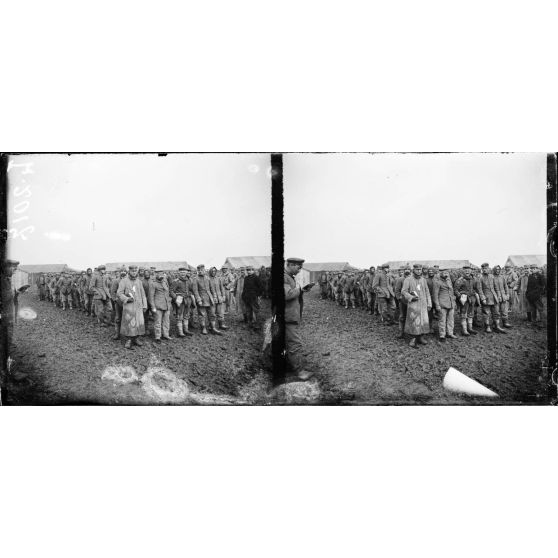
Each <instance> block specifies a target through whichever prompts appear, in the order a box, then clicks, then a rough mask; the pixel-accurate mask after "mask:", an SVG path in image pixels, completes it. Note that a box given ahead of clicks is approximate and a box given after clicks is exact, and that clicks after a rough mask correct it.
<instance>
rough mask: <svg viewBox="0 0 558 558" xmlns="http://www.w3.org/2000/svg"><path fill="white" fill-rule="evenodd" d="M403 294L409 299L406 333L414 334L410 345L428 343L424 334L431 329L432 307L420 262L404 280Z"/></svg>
mask: <svg viewBox="0 0 558 558" xmlns="http://www.w3.org/2000/svg"><path fill="white" fill-rule="evenodd" d="M401 294H402V296H403V298H404V299H405V300H406V301H407V319H406V320H405V333H408V334H409V335H412V336H413V338H412V339H411V342H410V343H409V346H410V347H413V348H415V349H416V348H417V343H420V344H422V345H426V344H427V341H426V339H424V337H423V336H424V335H425V334H427V333H428V332H429V331H430V326H429V324H428V311H429V310H430V309H431V308H432V299H431V298H430V291H429V290H428V285H427V284H426V279H425V278H424V276H423V275H422V269H421V266H420V265H419V264H415V265H414V266H413V274H412V275H410V276H409V277H407V278H406V279H405V281H403V288H402V289H401Z"/></svg>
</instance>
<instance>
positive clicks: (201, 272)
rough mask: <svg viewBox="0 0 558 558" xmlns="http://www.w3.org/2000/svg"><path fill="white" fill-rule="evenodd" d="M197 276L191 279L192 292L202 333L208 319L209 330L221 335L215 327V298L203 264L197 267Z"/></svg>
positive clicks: (205, 329)
mask: <svg viewBox="0 0 558 558" xmlns="http://www.w3.org/2000/svg"><path fill="white" fill-rule="evenodd" d="M197 269H198V276H197V277H196V278H195V279H194V280H193V281H192V292H193V293H194V297H195V298H196V306H197V308H198V316H199V318H200V324H201V327H202V335H207V327H206V325H207V321H208V319H209V330H210V331H211V333H213V334H215V335H223V334H222V332H220V331H219V330H218V329H217V328H216V327H215V298H214V296H213V293H212V292H211V285H210V283H209V279H208V278H207V277H206V275H205V266H204V265H202V264H200V265H198V267H197Z"/></svg>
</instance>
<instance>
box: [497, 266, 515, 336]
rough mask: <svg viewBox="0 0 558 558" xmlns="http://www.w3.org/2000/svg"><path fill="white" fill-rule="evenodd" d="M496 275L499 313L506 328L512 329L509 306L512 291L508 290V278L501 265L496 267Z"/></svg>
mask: <svg viewBox="0 0 558 558" xmlns="http://www.w3.org/2000/svg"><path fill="white" fill-rule="evenodd" d="M492 272H493V274H494V290H495V291H496V295H497V296H498V302H497V303H496V304H497V305H498V311H499V312H500V316H501V317H502V321H503V326H504V327H508V328H509V327H512V325H511V324H510V322H509V319H508V304H509V300H510V291H509V290H508V284H507V282H506V278H505V277H504V276H503V275H502V268H501V267H500V266H499V265H496V266H494V269H493V270H492Z"/></svg>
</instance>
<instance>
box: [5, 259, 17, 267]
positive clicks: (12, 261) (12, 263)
mask: <svg viewBox="0 0 558 558" xmlns="http://www.w3.org/2000/svg"><path fill="white" fill-rule="evenodd" d="M6 265H13V266H17V265H19V262H18V261H16V260H6Z"/></svg>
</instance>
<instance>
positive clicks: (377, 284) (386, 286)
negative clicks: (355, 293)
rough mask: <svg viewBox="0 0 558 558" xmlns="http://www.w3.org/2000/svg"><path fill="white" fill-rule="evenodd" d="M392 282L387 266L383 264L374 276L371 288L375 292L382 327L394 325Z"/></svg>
mask: <svg viewBox="0 0 558 558" xmlns="http://www.w3.org/2000/svg"><path fill="white" fill-rule="evenodd" d="M393 287H394V280H393V277H391V276H390V275H389V264H387V263H386V264H383V265H382V266H381V269H379V270H378V272H377V273H376V275H375V276H374V283H373V288H374V291H375V292H376V299H377V301H378V311H379V312H380V314H381V315H382V321H383V323H384V325H391V324H393V323H394V319H393V314H394V312H395V291H394V290H393Z"/></svg>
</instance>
